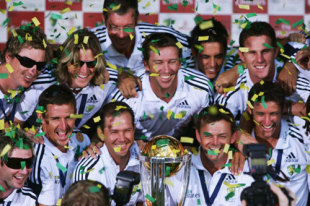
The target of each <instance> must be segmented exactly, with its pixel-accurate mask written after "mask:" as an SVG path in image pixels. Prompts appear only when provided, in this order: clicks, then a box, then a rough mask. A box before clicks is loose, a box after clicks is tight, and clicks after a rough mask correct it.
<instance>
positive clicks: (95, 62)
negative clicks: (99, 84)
mask: <svg viewBox="0 0 310 206" xmlns="http://www.w3.org/2000/svg"><path fill="white" fill-rule="evenodd" d="M85 63H86V65H87V67H88V68H94V67H95V66H96V64H97V60H94V61H89V62H84V61H81V60H80V61H79V65H80V67H82V66H83V65H84V64H85Z"/></svg>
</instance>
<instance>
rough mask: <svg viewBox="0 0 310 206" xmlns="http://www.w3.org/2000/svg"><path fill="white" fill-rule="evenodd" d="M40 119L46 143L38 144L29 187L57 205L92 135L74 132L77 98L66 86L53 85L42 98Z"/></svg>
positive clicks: (43, 202)
mask: <svg viewBox="0 0 310 206" xmlns="http://www.w3.org/2000/svg"><path fill="white" fill-rule="evenodd" d="M37 113H38V118H39V119H40V120H41V121H42V129H41V130H40V131H39V132H38V134H37V136H40V135H42V136H43V139H44V144H37V145H36V146H35V154H36V160H35V163H34V165H33V171H32V174H31V176H30V181H29V186H31V187H32V188H33V189H36V191H35V192H36V193H37V194H38V203H39V204H40V205H56V202H57V200H58V199H59V198H61V197H62V195H63V194H64V193H65V192H66V190H67V189H68V187H69V185H70V182H71V181H70V176H72V171H73V169H74V167H75V165H76V164H77V158H78V156H79V154H80V153H81V150H82V149H84V147H86V146H88V145H89V144H90V141H89V138H88V137H87V136H85V135H83V134H81V133H77V134H74V133H72V131H73V128H74V123H75V118H76V117H75V116H74V115H75V114H76V101H75V98H74V95H73V94H72V92H71V90H70V89H69V88H68V87H67V86H65V85H52V86H50V87H49V88H47V89H46V90H44V91H43V92H42V94H41V95H40V97H39V108H38V109H37Z"/></svg>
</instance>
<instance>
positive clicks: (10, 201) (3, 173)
mask: <svg viewBox="0 0 310 206" xmlns="http://www.w3.org/2000/svg"><path fill="white" fill-rule="evenodd" d="M9 134H10V135H11V136H6V135H4V134H3V133H2V134H0V151H1V158H0V205H2V204H3V205H36V199H37V197H36V196H35V194H34V193H33V192H32V190H31V189H30V188H28V187H26V186H24V183H25V181H26V179H27V178H28V176H29V174H30V173H31V170H32V169H31V167H32V159H33V149H32V142H31V141H30V140H29V139H28V138H27V137H26V136H25V134H24V133H22V132H20V131H14V130H13V131H12V132H10V133H9ZM13 134H14V135H13ZM13 136H15V137H14V138H13Z"/></svg>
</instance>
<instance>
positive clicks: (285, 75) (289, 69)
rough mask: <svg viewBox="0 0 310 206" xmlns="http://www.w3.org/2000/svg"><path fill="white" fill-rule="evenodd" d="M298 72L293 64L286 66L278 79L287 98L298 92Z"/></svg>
mask: <svg viewBox="0 0 310 206" xmlns="http://www.w3.org/2000/svg"><path fill="white" fill-rule="evenodd" d="M297 75H298V70H297V68H296V67H295V65H294V64H293V63H291V62H287V63H285V64H284V67H283V69H282V70H281V72H280V73H279V75H278V77H277V82H278V83H279V84H280V85H281V87H282V88H283V90H284V92H285V96H290V95H291V94H293V93H294V92H295V91H296V82H297Z"/></svg>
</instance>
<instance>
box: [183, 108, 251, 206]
mask: <svg viewBox="0 0 310 206" xmlns="http://www.w3.org/2000/svg"><path fill="white" fill-rule="evenodd" d="M236 129H237V128H236V124H235V120H234V117H233V115H232V114H231V112H230V111H229V110H228V109H226V108H225V107H223V106H219V105H212V106H210V107H207V108H205V109H203V110H202V111H201V112H200V114H199V116H198V118H197V127H196V138H197V140H198V142H199V143H200V148H199V152H198V154H197V155H193V156H192V165H191V173H190V174H191V175H190V180H189V185H188V190H187V195H186V199H185V204H184V205H186V206H191V205H197V204H198V202H200V204H201V205H240V204H241V202H240V195H241V192H242V191H243V189H244V188H245V187H247V186H250V185H251V183H252V182H253V178H252V177H251V176H249V175H245V174H243V173H241V174H239V175H233V174H231V172H230V170H229V158H228V148H229V147H230V145H231V144H233V143H234V142H235V141H236V138H237V134H236Z"/></svg>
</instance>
